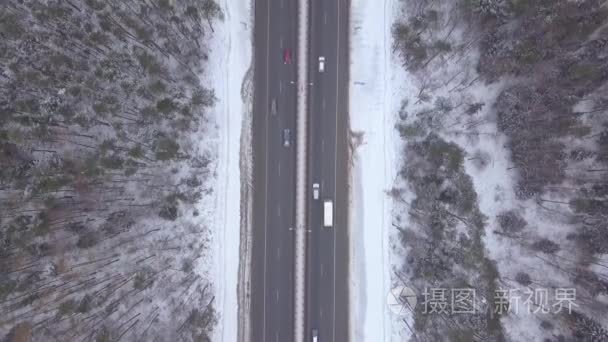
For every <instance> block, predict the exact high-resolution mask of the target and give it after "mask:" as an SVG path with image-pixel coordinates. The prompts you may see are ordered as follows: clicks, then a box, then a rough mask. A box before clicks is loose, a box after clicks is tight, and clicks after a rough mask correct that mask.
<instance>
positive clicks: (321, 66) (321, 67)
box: [319, 56, 325, 72]
mask: <svg viewBox="0 0 608 342" xmlns="http://www.w3.org/2000/svg"><path fill="white" fill-rule="evenodd" d="M324 71H325V57H323V56H320V57H319V72H324Z"/></svg>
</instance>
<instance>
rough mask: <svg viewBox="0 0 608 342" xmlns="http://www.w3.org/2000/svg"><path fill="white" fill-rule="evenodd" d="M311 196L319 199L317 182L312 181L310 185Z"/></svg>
mask: <svg viewBox="0 0 608 342" xmlns="http://www.w3.org/2000/svg"><path fill="white" fill-rule="evenodd" d="M312 198H314V199H316V200H318V199H319V183H314V184H313V185H312Z"/></svg>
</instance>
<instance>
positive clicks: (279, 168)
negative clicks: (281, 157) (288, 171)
mask: <svg viewBox="0 0 608 342" xmlns="http://www.w3.org/2000/svg"><path fill="white" fill-rule="evenodd" d="M278 170H279V176H281V162H279V166H278Z"/></svg>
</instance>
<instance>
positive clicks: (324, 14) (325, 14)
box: [323, 12, 327, 25]
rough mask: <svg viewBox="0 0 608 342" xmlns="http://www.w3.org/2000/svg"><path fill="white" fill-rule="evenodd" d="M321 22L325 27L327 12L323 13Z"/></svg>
mask: <svg viewBox="0 0 608 342" xmlns="http://www.w3.org/2000/svg"><path fill="white" fill-rule="evenodd" d="M323 21H324V22H325V25H327V12H325V13H323Z"/></svg>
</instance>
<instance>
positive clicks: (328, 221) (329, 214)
mask: <svg viewBox="0 0 608 342" xmlns="http://www.w3.org/2000/svg"><path fill="white" fill-rule="evenodd" d="M333 225H334V202H332V200H329V199H327V200H325V201H323V227H326V228H329V227H331V226H333Z"/></svg>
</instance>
